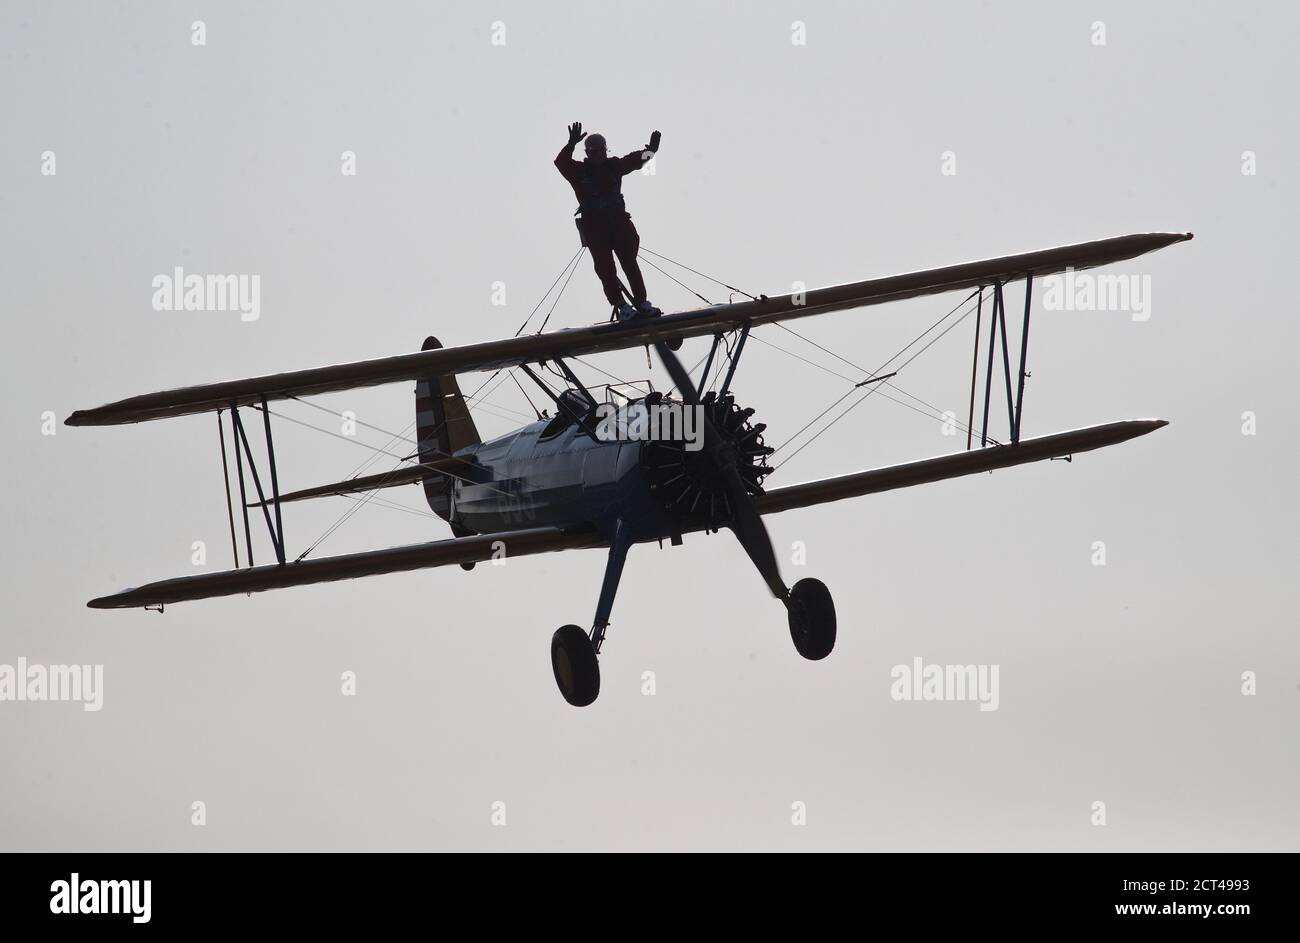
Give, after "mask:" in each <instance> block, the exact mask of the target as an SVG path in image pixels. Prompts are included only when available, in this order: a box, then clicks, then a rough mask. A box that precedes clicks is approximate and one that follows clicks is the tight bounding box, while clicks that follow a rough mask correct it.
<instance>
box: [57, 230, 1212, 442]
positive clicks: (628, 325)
mask: <svg viewBox="0 0 1300 943" xmlns="http://www.w3.org/2000/svg"><path fill="white" fill-rule="evenodd" d="M1190 238H1192V236H1191V234H1190V233H1140V234H1137V235H1131V236H1116V237H1115V238H1113V239H1099V240H1097V241H1095V242H1082V243H1078V244H1076V245H1072V246H1060V247H1058V248H1055V249H1042V250H1039V251H1037V252H1024V253H1020V254H1018V255H1008V256H1002V257H1001V258H997V259H986V260H983V261H979V262H964V263H962V264H960V265H949V266H946V267H944V268H936V269H927V270H925V271H922V272H909V273H907V274H904V275H888V276H885V277H882V278H871V279H867V280H866V281H861V282H852V283H850V284H847V285H834V286H831V287H830V288H817V289H813V290H811V291H807V292H803V293H801V294H799V295H793V294H792V295H780V296H777V297H772V298H767V297H764V298H761V299H759V300H757V301H742V302H739V303H737V304H726V305H714V306H712V307H708V308H697V309H695V310H693V311H681V312H678V313H676V314H669V315H665V316H664V317H661V318H653V319H647V320H644V321H631V322H617V321H611V322H608V323H605V324H595V325H591V326H589V327H577V328H568V329H565V330H560V331H552V332H550V333H548V334H534V335H528V336H524V337H512V338H509V339H507V340H499V341H488V342H486V343H482V344H469V345H467V346H465V347H443V348H440V349H436V350H426V351H421V352H419V353H413V354H401V355H399V356H396V357H383V358H380V359H378V360H361V361H357V362H356V363H347V364H339V365H336V366H331V367H315V368H313V369H309V370H295V371H293V372H290V373H277V374H272V375H269V376H262V377H252V378H250V379H247V380H229V381H226V382H223V383H207V384H203V385H200V386H187V387H182V388H180V389H175V390H165V391H163V392H161V393H148V394H145V395H143V396H133V397H130V398H129V399H123V400H118V401H117V402H115V403H109V404H107V405H105V406H99V407H97V408H95V409H81V410H77V411H76V412H74V413H73V414H72V415H70V416H69V417H68V418H67V420H66V422H67V424H68V425H70V426H104V425H116V424H119V423H127V422H143V421H145V420H148V419H161V418H163V417H164V416H184V415H188V414H190V413H201V412H208V411H211V410H214V409H224V408H228V407H230V406H247V405H252V404H255V403H258V402H260V401H261V400H262V399H267V400H278V399H288V398H290V397H295V396H306V395H310V394H314V393H329V392H333V391H336V390H346V389H354V388H356V387H363V386H378V385H380V384H383V383H396V382H398V381H401V380H416V379H420V378H424V377H430V376H439V375H442V374H448V373H469V372H473V371H477V370H494V369H497V368H501V367H513V366H517V365H519V364H521V363H536V362H540V361H544V360H551V359H553V358H556V357H570V356H575V355H581V354H591V353H598V352H601V351H607V350H623V349H625V348H629V347H641V346H643V345H647V344H651V343H654V342H656V341H662V340H671V339H673V338H687V337H698V336H701V335H706V334H713V333H716V332H718V331H724V330H730V329H732V328H736V327H739V326H740V325H741V324H744V323H745V322H746V321H748V322H750V323H751V324H753V325H754V326H757V325H760V324H766V323H768V322H771V321H783V320H789V319H792V318H803V317H808V316H810V315H814V314H825V313H827V312H829V311H840V310H843V309H845V308H857V307H861V306H864V305H873V304H880V303H882V302H886V301H898V300H900V299H903V298H916V297H919V296H921V295H934V294H939V293H941V292H946V291H955V290H960V289H966V288H975V287H977V286H979V285H988V284H992V283H993V282H994V281H1010V280H1012V279H1015V278H1022V277H1024V276H1026V275H1033V276H1035V277H1039V276H1043V275H1051V274H1055V273H1057V272H1062V271H1064V270H1065V269H1067V268H1073V269H1084V268H1092V267H1094V266H1098V265H1106V264H1109V263H1111V262H1119V261H1123V260H1124V259H1131V258H1134V257H1136V256H1139V255H1143V254H1144V253H1147V252H1152V251H1154V250H1156V249H1161V248H1164V247H1165V246H1168V245H1172V244H1173V243H1175V242H1182V241H1184V240H1186V239H1190Z"/></svg>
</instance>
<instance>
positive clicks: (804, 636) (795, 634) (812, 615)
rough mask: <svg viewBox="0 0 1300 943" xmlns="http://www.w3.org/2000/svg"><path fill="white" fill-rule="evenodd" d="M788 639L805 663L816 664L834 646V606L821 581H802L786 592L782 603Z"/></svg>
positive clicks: (828, 592) (829, 593)
mask: <svg viewBox="0 0 1300 943" xmlns="http://www.w3.org/2000/svg"><path fill="white" fill-rule="evenodd" d="M786 606H787V608H788V610H789V617H790V638H791V639H793V640H794V647H795V649H796V650H797V651H798V652H799V654H800V655H802V656H803V657H804V658H807V659H808V660H809V661H820V660H821V659H823V658H825V657H826V656H827V655H829V654H830V653H831V649H832V648H834V647H835V603H834V601H833V600H832V599H831V591H830V590H829V589H827V588H826V584H825V583H823V582H822V581H821V580H815V579H812V578H811V577H809V578H807V579H802V580H800V581H799V582H797V583H795V584H794V587H793V588H792V589H791V590H790V598H789V600H788V601H787V602H786Z"/></svg>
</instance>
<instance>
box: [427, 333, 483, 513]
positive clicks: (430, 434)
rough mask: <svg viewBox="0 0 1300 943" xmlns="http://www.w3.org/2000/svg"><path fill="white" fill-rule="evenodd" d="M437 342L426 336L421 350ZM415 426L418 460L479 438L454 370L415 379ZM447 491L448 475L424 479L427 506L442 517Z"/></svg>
mask: <svg viewBox="0 0 1300 943" xmlns="http://www.w3.org/2000/svg"><path fill="white" fill-rule="evenodd" d="M441 346H442V344H441V343H440V342H439V340H438V338H436V337H430V338H427V339H426V340H425V342H424V346H423V347H422V348H421V350H436V349H437V348H439V347H441ZM415 430H416V436H417V439H418V441H419V451H420V461H421V462H430V461H433V460H434V459H438V458H443V457H445V456H447V455H454V454H455V453H456V452H458V451H460V450H461V449H463V448H466V447H467V446H471V445H477V444H478V443H479V442H481V441H483V440H482V439H480V438H479V435H478V429H477V428H475V426H474V419H473V417H472V416H470V414H469V407H468V406H466V405H465V397H464V396H462V395H461V392H460V384H458V383H457V382H456V377H455V375H454V374H446V375H444V376H435V377H430V378H429V379H427V380H420V381H419V382H418V383H416V385H415ZM450 491H451V488H450V479H449V478H448V477H447V476H445V475H437V476H435V477H433V478H426V479H425V480H424V496H425V497H426V498H427V499H428V501H429V507H430V508H431V509H432V510H433V512H434V513H435V514H437V515H438V516H439V517H442V518H444V519H445V518H447V517H448V516H449V515H450V512H451V498H450Z"/></svg>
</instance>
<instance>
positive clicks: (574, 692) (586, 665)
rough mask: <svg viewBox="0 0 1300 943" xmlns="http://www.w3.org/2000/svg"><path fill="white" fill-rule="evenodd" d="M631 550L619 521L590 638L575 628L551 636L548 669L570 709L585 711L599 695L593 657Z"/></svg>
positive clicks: (629, 532) (628, 534)
mask: <svg viewBox="0 0 1300 943" xmlns="http://www.w3.org/2000/svg"><path fill="white" fill-rule="evenodd" d="M631 546H632V530H631V528H629V527H628V526H627V524H625V523H624V522H623V521H622V520H620V521H619V522H618V523H617V524H616V525H615V527H614V534H613V537H612V539H611V540H610V544H609V557H608V558H607V559H606V561H605V579H604V581H603V582H602V583H601V584H600V600H599V601H598V602H597V603H596V617H595V618H594V619H593V620H592V628H591V634H590V635H588V633H586V632H584V631H583V630H582V629H580V628H578V627H577V626H576V625H566V626H561V627H560V628H559V629H557V630H556V632H555V634H554V635H553V636H551V669H552V670H553V671H554V672H555V683H556V684H557V685H559V687H560V693H561V694H563V695H564V699H565V700H566V701H568V702H569V703H570V704H572V705H573V706H574V707H586V706H587V705H588V704H590V703H591V702H592V701H594V700H596V695H597V694H599V693H600V665H599V663H598V662H597V660H596V656H597V655H599V654H600V646H601V645H602V644H603V643H604V641H605V630H606V629H608V628H609V614H610V612H612V611H613V609H614V596H615V595H616V594H617V593H618V581H619V580H620V579H621V578H622V576H623V564H624V563H625V562H626V561H627V551H628V548H629V547H631Z"/></svg>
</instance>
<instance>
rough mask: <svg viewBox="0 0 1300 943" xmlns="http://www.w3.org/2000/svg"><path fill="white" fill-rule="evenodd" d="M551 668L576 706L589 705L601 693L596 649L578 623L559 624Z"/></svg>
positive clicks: (568, 697)
mask: <svg viewBox="0 0 1300 943" xmlns="http://www.w3.org/2000/svg"><path fill="white" fill-rule="evenodd" d="M551 670H552V671H554V672H555V683H556V684H557V685H559V688H560V693H561V694H563V695H564V699H565V700H566V701H568V702H569V703H570V704H572V705H573V706H574V707H586V706H587V705H588V704H590V703H591V702H592V701H594V700H595V699H596V695H597V694H599V693H600V664H599V663H598V662H597V661H596V649H595V648H593V647H592V644H591V639H590V638H589V637H588V636H587V633H586V632H584V631H583V630H582V629H580V628H578V627H577V626H576V625H564V626H560V628H558V629H556V630H555V634H554V635H552V636H551Z"/></svg>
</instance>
